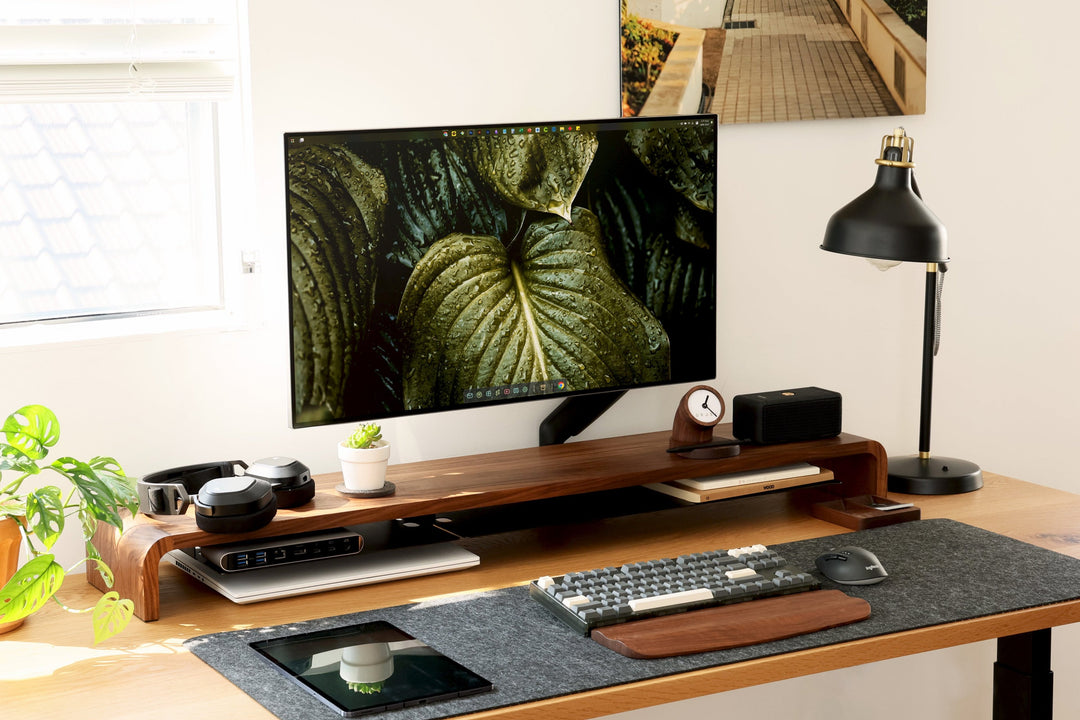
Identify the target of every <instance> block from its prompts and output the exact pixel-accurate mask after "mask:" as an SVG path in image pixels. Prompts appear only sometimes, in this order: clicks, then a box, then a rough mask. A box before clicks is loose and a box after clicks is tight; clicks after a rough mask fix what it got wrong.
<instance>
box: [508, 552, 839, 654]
mask: <svg viewBox="0 0 1080 720" xmlns="http://www.w3.org/2000/svg"><path fill="white" fill-rule="evenodd" d="M785 564H786V563H785V561H784V558H782V557H780V555H779V554H777V553H776V552H774V551H772V550H769V549H768V548H767V547H765V546H764V545H751V546H748V547H741V548H733V549H731V550H712V551H709V552H702V553H693V554H689V555H680V556H679V557H676V558H664V559H661V560H647V561H644V562H637V563H628V564H626V565H621V566H613V567H606V568H600V569H597V570H586V571H584V572H576V573H568V574H566V575H556V576H549V575H545V576H543V577H541V578H538V579H537V580H534V581H532V582H531V583H530V584H529V595H530V596H531V597H532V598H533V599H534V600H536V601H538V602H539V603H540V604H541V605H543V606H544V607H546V608H547V609H548V610H549V611H551V613H552V614H554V615H555V616H556V617H557V618H559V619H560V620H562V621H563V622H564V623H565V624H566V625H568V626H570V627H571V628H573V629H574V630H576V631H577V632H579V633H581V634H582V635H588V634H589V632H590V631H591V630H593V629H595V628H599V627H606V626H608V625H615V624H618V623H624V622H629V621H631V620H641V619H644V618H650V617H658V616H660V615H671V614H674V613H679V612H685V611H687V610H697V609H700V608H706V607H713V606H716V605H727V604H731V603H737V602H744V601H747V600H757V599H759V598H766V597H772V596H775V595H788V594H791V593H797V592H803V591H806V590H817V589H818V588H820V584H819V583H818V581H817V580H816V579H815V578H814V577H813V576H812V575H810V574H808V573H805V572H800V571H797V570H791V569H789V568H786V567H785Z"/></svg>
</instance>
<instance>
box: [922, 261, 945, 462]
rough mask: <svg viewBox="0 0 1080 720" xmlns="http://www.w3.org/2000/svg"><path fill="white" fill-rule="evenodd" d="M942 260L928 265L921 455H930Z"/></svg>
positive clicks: (924, 313)
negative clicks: (940, 264) (940, 263)
mask: <svg viewBox="0 0 1080 720" xmlns="http://www.w3.org/2000/svg"><path fill="white" fill-rule="evenodd" d="M941 272H942V271H941V269H940V267H939V263H927V265H926V303H925V307H924V311H923V358H922V397H921V401H920V404H919V455H920V456H921V457H923V458H929V457H930V412H931V405H932V404H933V403H932V397H933V390H934V355H935V354H937V344H938V339H939V324H938V322H939V320H940V304H939V302H938V299H939V297H938V288H939V281H940V278H941Z"/></svg>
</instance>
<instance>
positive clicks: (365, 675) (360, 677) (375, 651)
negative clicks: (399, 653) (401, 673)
mask: <svg viewBox="0 0 1080 720" xmlns="http://www.w3.org/2000/svg"><path fill="white" fill-rule="evenodd" d="M339 672H340V673H341V678H342V679H343V680H344V681H345V682H351V683H377V682H383V681H384V680H386V679H387V678H389V677H390V676H391V675H393V674H394V655H393V653H391V652H390V645H388V644H387V643H384V642H379V643H365V644H363V645H353V646H352V647H347V648H345V650H344V651H343V652H342V654H341V667H340V671H339Z"/></svg>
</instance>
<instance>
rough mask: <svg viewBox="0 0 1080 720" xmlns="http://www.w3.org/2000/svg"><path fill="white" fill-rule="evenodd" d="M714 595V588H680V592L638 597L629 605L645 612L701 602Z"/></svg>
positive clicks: (636, 610)
mask: <svg viewBox="0 0 1080 720" xmlns="http://www.w3.org/2000/svg"><path fill="white" fill-rule="evenodd" d="M712 596H713V594H712V590H707V589H705V588H695V589H693V590H680V591H679V592H673V593H668V594H667V595H653V596H651V597H646V598H638V599H637V600H631V601H629V602H628V603H627V605H629V606H630V609H631V610H633V611H634V612H644V611H646V610H659V609H661V608H668V607H674V606H675V605H685V604H686V603H692V602H700V601H702V600H712Z"/></svg>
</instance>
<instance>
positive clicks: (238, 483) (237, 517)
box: [194, 475, 277, 533]
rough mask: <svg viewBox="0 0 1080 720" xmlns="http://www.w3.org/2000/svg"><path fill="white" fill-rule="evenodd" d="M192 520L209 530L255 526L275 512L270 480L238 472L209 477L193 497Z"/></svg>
mask: <svg viewBox="0 0 1080 720" xmlns="http://www.w3.org/2000/svg"><path fill="white" fill-rule="evenodd" d="M194 505H195V524H196V525H198V526H199V529H200V530H205V531H206V532H212V533H240V532H249V531H251V530H258V529H259V528H261V527H264V526H265V525H266V524H268V523H269V522H270V521H271V520H272V519H273V518H274V515H275V514H277V500H276V498H275V497H274V490H273V487H272V486H271V484H270V482H269V481H267V480H263V479H261V478H253V477H248V476H246V475H237V476H236V477H225V478H217V479H215V480H211V481H209V482H208V483H206V484H205V485H203V486H202V488H200V489H199V494H198V496H197V497H196V498H195V502H194Z"/></svg>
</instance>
